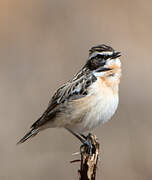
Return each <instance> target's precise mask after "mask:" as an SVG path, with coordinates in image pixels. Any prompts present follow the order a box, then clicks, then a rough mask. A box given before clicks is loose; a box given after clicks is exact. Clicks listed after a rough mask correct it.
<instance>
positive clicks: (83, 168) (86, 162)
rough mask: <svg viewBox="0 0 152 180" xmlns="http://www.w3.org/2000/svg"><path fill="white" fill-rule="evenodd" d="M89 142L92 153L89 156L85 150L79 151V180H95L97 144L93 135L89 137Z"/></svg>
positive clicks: (97, 154)
mask: <svg viewBox="0 0 152 180" xmlns="http://www.w3.org/2000/svg"><path fill="white" fill-rule="evenodd" d="M89 139H90V142H91V144H92V153H91V154H89V153H88V151H87V148H86V147H84V148H83V150H81V164H80V170H79V174H80V178H79V180H95V179H96V169H97V163H98V156H99V143H98V141H97V137H96V136H95V135H90V137H89Z"/></svg>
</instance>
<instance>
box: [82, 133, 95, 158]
mask: <svg viewBox="0 0 152 180" xmlns="http://www.w3.org/2000/svg"><path fill="white" fill-rule="evenodd" d="M85 139H86V140H85V142H84V143H83V144H82V145H81V147H80V151H81V153H84V152H85V153H87V154H89V155H90V156H92V154H93V152H94V145H93V142H92V135H91V133H89V134H88V135H87V136H85Z"/></svg>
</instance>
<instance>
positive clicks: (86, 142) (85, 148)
mask: <svg viewBox="0 0 152 180" xmlns="http://www.w3.org/2000/svg"><path fill="white" fill-rule="evenodd" d="M66 129H67V130H68V131H69V132H70V133H71V134H73V135H74V136H75V137H76V138H78V139H79V140H80V141H81V142H82V145H81V147H80V152H81V153H83V152H86V153H87V154H89V155H92V153H93V145H92V137H91V133H89V134H88V135H87V136H85V135H83V134H78V133H76V132H74V131H72V130H71V129H69V128H66Z"/></svg>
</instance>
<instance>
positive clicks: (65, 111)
mask: <svg viewBox="0 0 152 180" xmlns="http://www.w3.org/2000/svg"><path fill="white" fill-rule="evenodd" d="M119 57H120V52H116V51H115V50H114V49H113V48H112V47H110V46H106V45H104V44H102V45H98V46H94V47H92V48H91V49H90V50H89V57H88V59H87V61H86V63H85V65H84V66H83V67H82V68H81V70H80V71H79V72H78V73H77V74H76V75H75V76H74V77H73V78H72V80H70V81H68V82H67V83H65V84H63V85H62V86H61V87H60V88H59V89H58V90H57V91H56V93H55V94H54V96H53V97H52V99H51V100H50V102H49V105H48V107H47V109H46V111H45V112H44V113H43V114H42V116H41V117H40V118H39V119H38V120H37V121H36V122H35V123H34V124H33V125H32V126H31V130H30V131H29V132H28V133H27V134H26V135H25V136H24V137H23V138H22V139H21V140H20V141H19V142H18V144H20V143H23V142H25V141H26V140H27V139H28V138H30V137H33V136H35V135H36V134H38V133H39V132H41V131H42V130H44V129H46V128H55V127H62V128H65V129H67V130H69V131H70V132H71V133H72V134H74V135H76V136H80V135H81V137H82V133H83V132H85V131H90V130H92V129H93V128H95V127H97V126H98V125H99V124H103V123H105V122H107V121H108V120H109V119H110V118H111V117H112V116H113V115H114V113H115V112H116V110H117V107H118V102H119V83H120V77H121V62H120V59H119Z"/></svg>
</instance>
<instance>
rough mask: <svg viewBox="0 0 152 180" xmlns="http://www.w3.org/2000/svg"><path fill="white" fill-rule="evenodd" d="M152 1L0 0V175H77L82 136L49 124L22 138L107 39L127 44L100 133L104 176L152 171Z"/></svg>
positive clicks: (147, 179) (6, 178)
mask: <svg viewBox="0 0 152 180" xmlns="http://www.w3.org/2000/svg"><path fill="white" fill-rule="evenodd" d="M151 7H152V1H150V0H134V1H131V0H128V1H121V0H115V1H113V0H109V1H108V0H94V1H90V0H77V1H72V0H71V1H70V0H43V1H42V0H30V1H28V0H27V1H25V0H13V1H12V0H0V115H1V120H0V122H1V126H0V179H1V180H27V179H28V180H42V179H44V180H50V179H54V180H57V179H62V180H67V179H78V174H77V169H78V167H79V164H72V165H71V164H70V163H69V161H70V160H73V159H77V158H79V156H76V157H73V156H72V153H74V152H77V151H78V150H79V146H80V143H79V142H78V141H77V140H76V139H75V138H74V137H73V136H71V135H70V134H69V133H68V132H66V131H65V130H63V129H49V130H46V131H44V132H42V133H41V134H39V135H38V136H36V137H35V138H33V139H32V140H31V141H28V142H27V143H25V144H23V145H20V146H16V142H17V140H19V139H20V138H21V137H22V136H23V135H24V134H25V132H27V131H28V130H29V127H30V125H31V124H32V123H33V122H34V121H35V120H36V119H37V118H38V117H39V116H40V115H41V113H42V112H43V111H44V110H45V108H46V107H47V103H48V101H49V99H50V98H51V96H52V95H53V93H54V91H55V90H56V88H57V87H59V86H60V85H61V84H62V83H63V82H65V81H67V80H69V78H71V77H72V75H73V74H74V73H76V72H77V71H78V70H79V68H80V67H81V66H82V65H83V64H84V62H85V61H86V59H87V57H88V49H89V48H90V47H91V46H93V45H97V44H101V43H105V44H108V45H111V46H112V47H114V48H115V49H116V50H119V51H121V52H122V58H121V60H122V64H123V76H122V80H121V85H120V105H119V109H118V111H117V113H116V115H115V116H114V117H113V119H112V121H110V122H108V123H107V124H105V125H104V126H103V127H102V128H97V129H96V130H95V131H94V133H95V134H96V135H97V136H98V138H99V140H100V143H101V161H100V162H99V165H98V171H97V179H104V180H114V179H117V180H122V179H123V180H128V179H129V180H143V179H144V180H151V179H152V170H151V168H152V120H151V119H152V118H151V112H152V95H151V92H152V81H151V80H152V78H151V77H152V71H151V67H152V60H151V54H152V50H151V48H152V37H151V32H152V21H151V18H152V10H151Z"/></svg>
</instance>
